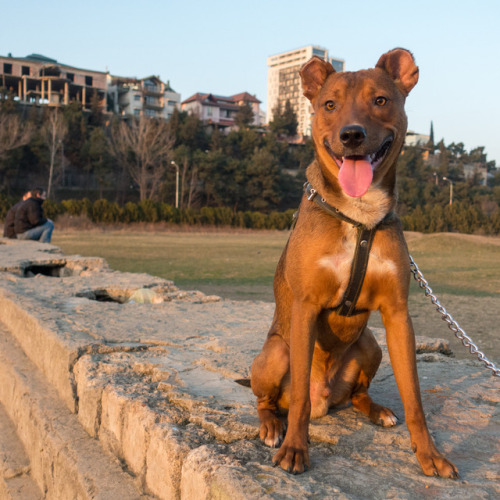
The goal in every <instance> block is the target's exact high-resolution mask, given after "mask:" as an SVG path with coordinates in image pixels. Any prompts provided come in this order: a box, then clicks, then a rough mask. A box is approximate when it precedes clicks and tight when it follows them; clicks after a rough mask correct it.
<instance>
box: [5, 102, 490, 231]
mask: <svg viewBox="0 0 500 500" xmlns="http://www.w3.org/2000/svg"><path fill="white" fill-rule="evenodd" d="M251 119H252V113H251V112H249V110H248V109H246V107H242V108H241V110H240V112H239V113H238V116H237V117H236V123H237V125H238V128H237V130H233V131H231V132H229V133H228V134H224V133H223V132H221V131H220V130H218V129H217V128H215V129H213V130H212V131H209V130H208V129H207V127H206V126H205V125H204V124H203V123H202V122H201V121H200V120H199V118H198V117H197V116H195V115H190V114H187V113H184V112H179V111H176V112H175V113H174V115H173V116H172V118H171V119H170V120H169V121H168V122H165V121H163V120H155V119H150V118H146V117H140V118H137V119H136V118H129V119H127V120H124V119H121V118H118V117H111V116H110V115H106V114H103V113H102V112H101V110H100V109H99V106H98V103H97V101H95V102H93V104H92V106H91V109H90V111H84V110H82V108H81V106H80V105H79V104H78V103H71V104H70V105H68V106H65V107H63V108H58V109H56V108H48V107H41V108H36V107H21V106H19V105H18V104H17V103H16V102H15V101H14V100H12V99H5V100H4V101H2V102H0V216H1V215H2V211H4V210H5V207H8V206H10V205H11V204H12V203H13V202H15V201H17V199H18V198H19V197H20V195H21V194H22V193H23V192H24V191H26V190H28V189H29V188H30V187H33V186H36V185H41V186H45V187H47V190H48V193H49V202H48V203H47V209H49V207H51V208H50V209H49V210H53V211H54V213H63V212H68V210H67V209H66V208H65V205H64V203H66V206H67V205H68V203H70V204H71V203H74V204H78V203H80V205H81V206H84V207H86V208H83V209H82V210H81V213H83V214H85V215H87V216H89V217H90V218H91V219H93V220H103V219H108V220H114V221H116V222H119V221H124V222H126V221H127V220H130V221H132V220H134V221H150V218H149V219H148V216H145V215H144V213H145V212H144V211H143V210H142V209H141V208H140V207H141V206H142V205H141V203H142V204H144V203H145V202H147V203H153V205H154V206H155V207H157V208H156V209H155V211H156V213H157V216H155V217H153V218H155V220H167V221H169V222H179V221H181V220H182V221H183V222H184V223H196V224H198V223H203V224H205V223H206V221H207V220H210V219H211V218H213V217H216V219H217V222H216V224H219V223H221V222H220V220H226V219H227V217H226V218H224V217H222V218H221V217H219V215H220V213H222V212H220V210H219V212H217V213H219V215H217V216H214V215H213V214H215V213H216V212H215V211H214V210H215V209H222V208H224V210H226V209H227V210H228V212H227V213H232V214H245V213H247V216H246V219H245V218H244V216H241V215H239V216H236V215H234V217H233V218H232V219H231V222H230V224H229V225H236V226H238V227H250V226H251V225H252V224H251V223H250V222H248V221H249V220H250V218H249V217H250V216H249V215H248V214H249V213H251V212H256V213H260V214H263V216H266V217H267V216H269V215H270V214H271V213H274V214H276V213H278V212H280V213H284V212H286V211H287V210H292V209H295V208H296V207H297V206H298V204H299V202H300V198H301V196H302V184H303V182H304V180H305V168H306V167H307V165H308V164H309V163H310V162H311V161H312V159H313V157H314V151H313V147H312V143H311V141H310V140H308V139H306V142H305V143H303V144H294V142H293V141H292V140H291V137H292V136H294V135H295V134H296V129H297V120H296V116H295V115H294V113H293V110H292V109H291V107H290V105H289V104H288V105H286V106H285V107H284V109H282V110H281V109H277V110H275V113H274V120H273V122H271V123H270V124H269V126H268V127H266V128H259V127H253V126H251ZM466 164H477V165H486V167H487V169H488V172H489V174H490V176H489V180H488V184H487V185H482V184H481V183H480V179H479V178H478V177H473V178H468V179H466V178H465V176H464V165H466ZM176 170H178V183H177V181H176ZM443 178H446V180H443ZM450 182H452V183H453V190H454V191H453V192H454V200H453V204H452V205H449V198H448V197H449V183H450ZM176 192H177V200H178V210H177V212H175V213H176V214H177V215H175V216H174V215H172V213H173V212H172V213H170V212H169V210H167V209H166V208H165V207H167V206H170V207H171V208H172V207H175V202H176ZM398 193H399V208H398V210H399V213H400V215H401V217H402V220H403V223H404V225H405V228H406V229H411V230H418V231H461V232H482V233H485V234H500V209H499V206H500V173H499V171H498V170H497V169H496V165H495V163H494V162H488V161H487V157H486V153H485V152H484V148H482V147H478V148H475V149H473V150H471V151H466V150H465V148H464V146H463V144H461V143H457V144H455V143H453V144H450V145H448V146H446V145H445V144H444V143H443V142H442V141H441V142H440V143H439V144H436V145H434V144H433V143H432V142H431V143H430V144H427V145H426V146H425V147H420V146H418V147H407V148H405V149H404V152H403V154H402V155H401V157H400V160H399V162H398ZM71 200H73V202H71ZM82 200H86V201H85V202H84V203H83V205H82ZM99 200H105V201H101V202H99V203H100V205H101V208H100V209H99V210H101V212H102V211H103V210H104V212H108V211H109V213H107V215H100V216H97V215H93V214H94V212H93V211H92V210H89V209H88V207H89V204H90V205H92V206H93V205H94V204H96V203H97V202H98V201H99ZM99 203H98V205H99ZM127 204H128V207H129V208H128V209H126V208H125V207H126V206H127ZM132 205H134V206H135V207H136V208H135V209H133V208H132ZM75 206H76V205H75ZM2 207H3V208H2ZM103 207H104V208H103ZM162 207H163V208H162ZM208 209H211V210H212V212H210V213H211V215H210V216H209V217H207V214H208V212H207V210H208ZM99 210H97V211H96V214H97V213H98V212H99ZM127 210H128V211H127ZM202 210H204V211H205V215H204V216H202V215H200V214H201V211H202ZM131 213H135V215H134V216H131V215H130V214H131ZM224 213H226V212H224ZM113 214H114V215H113ZM141 214H142V215H141ZM162 214H163V215H162ZM168 214H170V215H168ZM180 214H182V215H180ZM259 217H260V216H256V220H257V219H258V218H259ZM274 218H275V219H276V216H274ZM285 218H287V220H289V218H290V212H288V215H287V217H285ZM244 220H245V221H246V222H242V221H244ZM189 221H191V222H189ZM259 224H260V225H261V226H263V227H271V226H273V223H271V222H266V223H258V224H257V225H259ZM282 225H283V223H282V222H280V223H278V224H276V226H279V227H281V226H282Z"/></svg>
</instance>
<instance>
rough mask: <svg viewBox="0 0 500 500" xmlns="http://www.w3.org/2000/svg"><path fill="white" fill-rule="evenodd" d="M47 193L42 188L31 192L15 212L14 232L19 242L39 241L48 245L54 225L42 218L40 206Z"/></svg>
mask: <svg viewBox="0 0 500 500" xmlns="http://www.w3.org/2000/svg"><path fill="white" fill-rule="evenodd" d="M46 196H47V193H46V192H45V189H43V188H35V189H32V190H31V197H30V198H28V199H27V200H25V201H23V202H22V203H21V205H20V207H19V208H18V209H17V210H16V215H15V221H14V231H15V232H16V236H17V239H19V240H40V241H41V242H42V243H50V239H51V237H52V231H53V230H54V223H53V222H52V221H51V220H50V219H46V218H45V217H44V216H43V208H42V204H43V202H44V201H45V198H46Z"/></svg>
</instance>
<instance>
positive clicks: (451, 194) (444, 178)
mask: <svg viewBox="0 0 500 500" xmlns="http://www.w3.org/2000/svg"><path fill="white" fill-rule="evenodd" d="M443 181H447V182H449V183H450V205H451V204H452V203H453V182H451V180H450V179H448V178H446V177H443Z"/></svg>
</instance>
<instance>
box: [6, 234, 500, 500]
mask: <svg viewBox="0 0 500 500" xmlns="http://www.w3.org/2000/svg"><path fill="white" fill-rule="evenodd" d="M138 290H139V291H140V292H137V291H138ZM131 297H132V298H133V301H131V302H129V301H128V300H129V299H130V298H131ZM141 301H146V302H149V303H141ZM273 309H274V306H273V304H269V303H263V302H249V301H247V302H235V301H226V300H220V299H219V298H217V297H209V296H206V295H204V294H201V293H200V292H181V291H179V290H178V289H177V288H176V287H175V285H174V284H173V283H172V282H170V281H167V280H163V279H160V278H155V277H152V276H149V275H143V274H127V273H119V272H115V271H112V270H110V269H109V268H108V266H107V265H106V263H105V262H104V261H103V260H102V259H88V258H82V257H78V256H64V255H63V254H61V252H60V251H59V250H58V249H57V248H56V247H53V246H51V245H44V244H40V243H36V242H18V241H16V240H4V239H0V321H1V322H2V324H3V327H2V328H1V329H0V333H1V337H0V338H1V341H2V344H1V346H2V347H1V354H2V355H1V356H0V378H1V379H2V380H8V381H9V383H7V384H2V387H1V388H0V403H1V404H3V406H4V409H5V414H6V415H7V416H8V417H9V419H10V424H9V425H11V426H13V427H12V428H15V429H16V436H17V437H16V442H17V441H18V444H20V446H21V449H23V448H24V453H25V455H24V458H23V459H22V460H21V459H19V460H20V461H19V464H21V465H19V466H16V467H13V466H9V467H4V468H3V469H2V470H11V471H12V470H17V471H18V472H17V473H16V474H15V476H16V477H19V478H21V479H26V480H29V481H31V483H30V485H31V486H30V487H33V488H35V489H36V490H37V491H39V492H41V494H42V498H43V497H46V498H68V496H60V495H62V493H61V492H66V491H68V492H71V495H70V496H69V497H71V498H109V499H113V498H141V497H142V498H144V497H152V498H161V499H170V498H182V499H189V500H191V499H205V498H234V499H239V498H241V499H253V498H255V499H257V498H275V499H281V498H294V499H299V498H349V499H365V498H366V499H378V498H380V499H385V498H398V499H399V498H401V499H417V498H418V499H421V498H433V499H435V498H443V499H446V498H454V499H456V498H484V499H487V498H497V497H499V496H500V491H499V484H498V472H499V468H498V463H499V459H500V453H499V446H498V443H499V441H498V437H499V430H500V426H499V419H498V402H499V399H500V396H499V393H498V388H499V383H498V378H493V377H492V376H491V375H490V374H489V372H487V371H486V370H485V369H484V368H483V367H482V366H481V365H480V364H479V363H478V362H474V361H473V360H472V358H471V360H470V361H462V360H461V361H457V360H456V359H454V358H452V357H450V356H449V355H445V354H443V353H446V352H448V354H449V351H450V346H449V345H448V344H447V342H446V341H443V342H436V341H433V340H430V339H426V338H419V339H418V345H419V348H420V352H422V354H419V373H420V380H421V385H422V392H423V399H424V407H425V409H426V416H427V420H428V423H429V427H430V429H431V432H432V434H433V436H434V439H435V440H436V443H437V445H438V447H439V448H440V449H441V450H442V451H444V452H445V453H446V454H447V456H448V457H449V458H450V459H451V460H452V461H453V462H454V463H455V464H456V465H457V467H458V469H459V471H460V474H461V478H460V479H459V480H457V481H452V480H444V479H439V478H428V477H426V476H424V475H423V474H422V472H421V469H420V467H419V465H418V463H417V461H416V458H415V457H414V455H413V453H412V452H411V450H410V440H409V435H408V432H407V429H406V425H404V424H402V425H399V426H397V427H395V428H391V429H383V428H379V427H376V426H373V425H372V424H371V423H370V422H369V421H368V420H367V419H366V418H364V417H363V416H362V415H360V414H359V413H358V412H356V411H355V410H353V409H352V408H351V407H348V408H343V409H339V410H336V411H332V412H330V414H329V415H327V416H326V417H324V418H321V419H318V420H316V421H313V423H312V424H311V429H310V437H311V450H310V455H311V461H312V464H311V465H312V467H311V470H310V471H309V472H307V473H305V474H303V475H300V476H291V475H289V474H287V473H285V472H283V471H282V470H280V469H277V468H273V467H272V466H271V457H272V455H273V453H274V451H273V450H271V449H269V448H267V447H265V446H264V445H263V444H262V443H260V441H259V440H258V419H257V415H256V411H255V398H254V396H253V394H252V392H251V391H250V389H248V388H245V387H242V386H240V385H239V384H237V383H236V382H235V380H237V379H240V378H246V377H248V376H249V367H250V364H251V362H252V360H253V358H254V356H255V355H256V354H257V353H258V352H259V350H260V348H261V346H262V343H263V341H264V338H265V335H266V333H267V329H268V327H269V325H270V321H271V318H272V314H273ZM376 335H377V337H378V340H379V343H380V344H381V346H382V348H383V350H384V360H383V362H382V365H381V368H380V369H379V372H378V374H377V376H376V378H375V380H374V382H373V384H372V388H371V394H372V395H373V396H374V399H375V400H376V401H378V402H380V403H382V404H384V405H387V406H389V407H391V408H392V409H393V410H394V411H395V412H396V414H397V415H399V416H400V417H401V419H402V417H403V408H402V405H401V401H400V398H399V394H398V392H397V389H396V386H395V382H394V377H393V375H392V370H391V368H390V365H389V363H388V356H387V351H386V348H385V341H384V332H383V330H379V331H377V332H376ZM452 347H454V346H452ZM23 367H24V368H23ZM26 367H29V369H28V368H26ZM23 370H25V371H23ZM36 380H38V382H36V383H35V381H36ZM42 382H43V384H42ZM49 393H50V397H49ZM0 410H1V408H0ZM63 410H64V411H63ZM38 415H43V416H42V417H39V416H38ZM1 417H2V412H1V411H0V421H2V418H1ZM35 417H36V418H35ZM37 429H38V430H37ZM63 429H64V432H63ZM37 433H38V434H37ZM37 435H38V436H40V435H42V436H43V439H42V438H40V437H37ZM42 441H43V443H48V444H47V445H45V444H43V445H41V444H40V443H41V442H42ZM2 446H3V447H7V448H8V447H9V445H4V444H2V442H1V441H0V453H2ZM51 450H54V451H51ZM57 450H65V452H64V453H61V451H57ZM3 456H4V455H0V457H3ZM96 457H100V459H101V460H102V461H103V463H102V464H101V465H99V466H97V465H96V466H94V467H92V464H98V463H99V462H98V461H97V458H96ZM4 462H5V460H4ZM15 463H18V462H15ZM104 464H105V465H104ZM104 469H106V470H109V477H106V476H105V475H104V474H103V473H102V472H103V470H104ZM68 471H70V472H68ZM9 474H10V475H12V473H10V472H9V473H5V472H2V477H3V478H4V484H7V482H9V481H10V484H11V486H10V488H11V490H12V491H14V489H15V487H14V486H13V483H12V480H11V479H10V478H8V477H7V476H9ZM6 478H7V479H6ZM61 478H64V480H62V479H61ZM116 478H121V479H116ZM66 482H67V483H68V484H66ZM114 488H115V489H114ZM120 488H121V489H120ZM4 490H5V488H4ZM2 491H3V490H2V485H1V483H0V498H3V497H2V496H1V495H2ZM5 498H16V497H15V496H12V495H11V496H10V497H9V496H5ZM34 498H37V497H36V496H35V497H34Z"/></svg>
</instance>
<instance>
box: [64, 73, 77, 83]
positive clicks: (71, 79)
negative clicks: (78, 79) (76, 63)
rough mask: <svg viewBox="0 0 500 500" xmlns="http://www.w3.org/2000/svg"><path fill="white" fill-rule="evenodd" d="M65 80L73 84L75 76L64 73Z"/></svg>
mask: <svg viewBox="0 0 500 500" xmlns="http://www.w3.org/2000/svg"><path fill="white" fill-rule="evenodd" d="M66 78H67V79H68V80H69V81H70V82H74V81H75V74H74V73H66Z"/></svg>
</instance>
